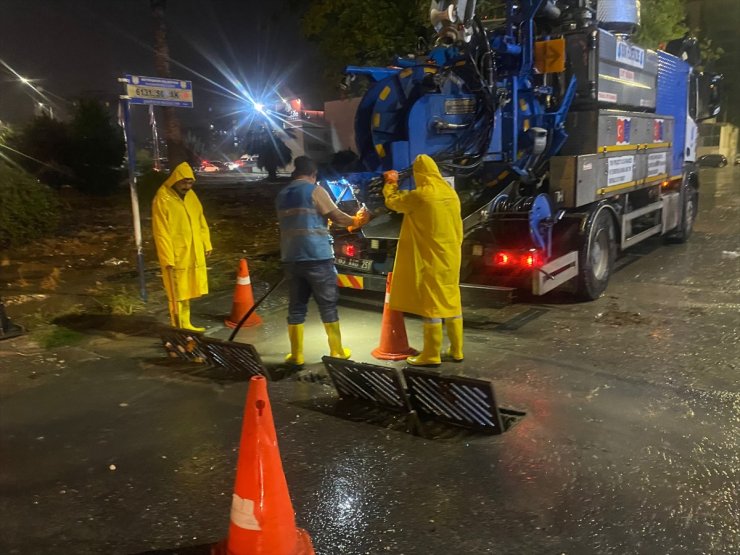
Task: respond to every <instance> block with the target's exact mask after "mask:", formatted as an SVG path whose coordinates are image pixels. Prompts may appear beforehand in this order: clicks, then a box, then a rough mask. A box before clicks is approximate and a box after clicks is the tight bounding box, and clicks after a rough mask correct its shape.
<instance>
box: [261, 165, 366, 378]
mask: <svg viewBox="0 0 740 555" xmlns="http://www.w3.org/2000/svg"><path fill="white" fill-rule="evenodd" d="M294 165H295V170H294V171H293V181H292V182H291V183H290V185H288V186H287V187H285V188H284V189H283V190H282V191H280V193H279V194H278V196H277V199H276V201H275V206H276V208H277V215H278V221H279V222H280V252H281V260H282V262H283V268H284V269H285V275H286V278H287V280H288V282H289V284H290V297H289V304H288V337H289V338H290V354H289V355H288V356H286V357H285V362H287V363H288V364H292V365H295V366H300V365H302V364H303V362H304V359H303V323H304V322H305V321H306V312H307V311H308V299H309V297H310V296H311V295H313V296H314V299H316V304H318V306H319V314H320V315H321V321H322V322H323V323H324V328H325V329H326V335H327V336H328V338H329V352H330V354H331V356H333V357H338V358H349V356H350V354H351V353H350V351H349V349H345V348H344V347H343V346H342V335H341V333H340V331H339V314H338V313H337V301H338V300H339V290H338V288H337V271H336V269H335V268H334V249H333V247H332V240H331V236H330V235H329V228H328V220H331V221H332V223H333V224H334V225H335V226H341V227H347V228H349V229H350V230H354V229H357V228H359V227H361V226H363V225H364V224H365V223H367V221H368V219H369V214H368V213H367V211H365V210H364V209H361V210H360V211H359V212H358V213H357V214H356V215H355V216H349V215H348V214H345V213H344V212H342V211H341V210H339V208H337V205H336V204H334V201H332V200H331V197H329V194H328V193H327V192H326V191H325V190H324V189H323V188H322V187H320V186H319V185H317V184H316V174H317V173H318V171H317V167H316V163H315V162H314V161H313V160H311V158H309V157H308V156H299V157H298V158H296V159H295V161H294Z"/></svg>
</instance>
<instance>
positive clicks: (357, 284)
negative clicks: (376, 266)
mask: <svg viewBox="0 0 740 555" xmlns="http://www.w3.org/2000/svg"><path fill="white" fill-rule="evenodd" d="M337 285H338V286H339V287H349V288H350V289H364V288H365V287H364V286H365V283H364V279H363V278H362V277H360V276H350V275H346V274H337Z"/></svg>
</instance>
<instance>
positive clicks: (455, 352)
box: [445, 318, 465, 362]
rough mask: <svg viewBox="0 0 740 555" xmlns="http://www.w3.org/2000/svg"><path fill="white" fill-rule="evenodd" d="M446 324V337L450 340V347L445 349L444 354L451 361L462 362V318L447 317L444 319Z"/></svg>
mask: <svg viewBox="0 0 740 555" xmlns="http://www.w3.org/2000/svg"><path fill="white" fill-rule="evenodd" d="M445 324H446V326H447V337H448V338H449V340H450V348H449V349H447V353H446V355H447V356H448V357H450V358H451V359H452V361H453V362H462V361H463V359H464V358H465V356H464V355H463V319H462V318H448V319H446V320H445Z"/></svg>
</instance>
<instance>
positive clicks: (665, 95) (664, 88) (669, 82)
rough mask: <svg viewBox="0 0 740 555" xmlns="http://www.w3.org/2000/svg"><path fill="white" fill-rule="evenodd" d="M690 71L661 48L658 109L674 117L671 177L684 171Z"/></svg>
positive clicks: (659, 111)
mask: <svg viewBox="0 0 740 555" xmlns="http://www.w3.org/2000/svg"><path fill="white" fill-rule="evenodd" d="M690 73H691V67H690V66H689V64H687V63H686V62H684V61H683V60H681V59H679V58H677V57H676V56H673V55H671V54H668V53H667V52H663V51H658V91H657V98H656V106H655V111H656V113H658V114H661V115H666V116H673V118H674V119H673V121H674V127H673V145H672V147H671V148H672V152H673V163H672V164H671V168H672V170H673V171H672V174H673V175H672V177H677V176H680V175H681V172H682V171H683V164H684V158H685V156H684V155H685V152H684V148H685V144H686V118H687V114H688V97H689V90H688V89H689V75H690Z"/></svg>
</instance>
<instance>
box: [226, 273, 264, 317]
mask: <svg viewBox="0 0 740 555" xmlns="http://www.w3.org/2000/svg"><path fill="white" fill-rule="evenodd" d="M253 306H254V294H253V293H252V280H251V279H250V277H249V267H248V266H247V261H246V259H244V258H242V259H241V260H240V261H239V270H238V271H237V274H236V288H235V289H234V302H233V304H232V307H231V316H229V317H228V318H227V319H226V321H225V323H226V325H227V326H228V327H230V328H235V327H236V326H237V325H238V323H239V321H240V320H241V319H242V317H243V316H244V315H245V314H246V313H247V311H248V310H249V309H250V308H252V307H253ZM261 323H262V318H260V317H259V315H258V314H257V312H252V314H250V315H249V318H247V321H246V322H244V324H243V325H244V326H256V325H258V324H261Z"/></svg>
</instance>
